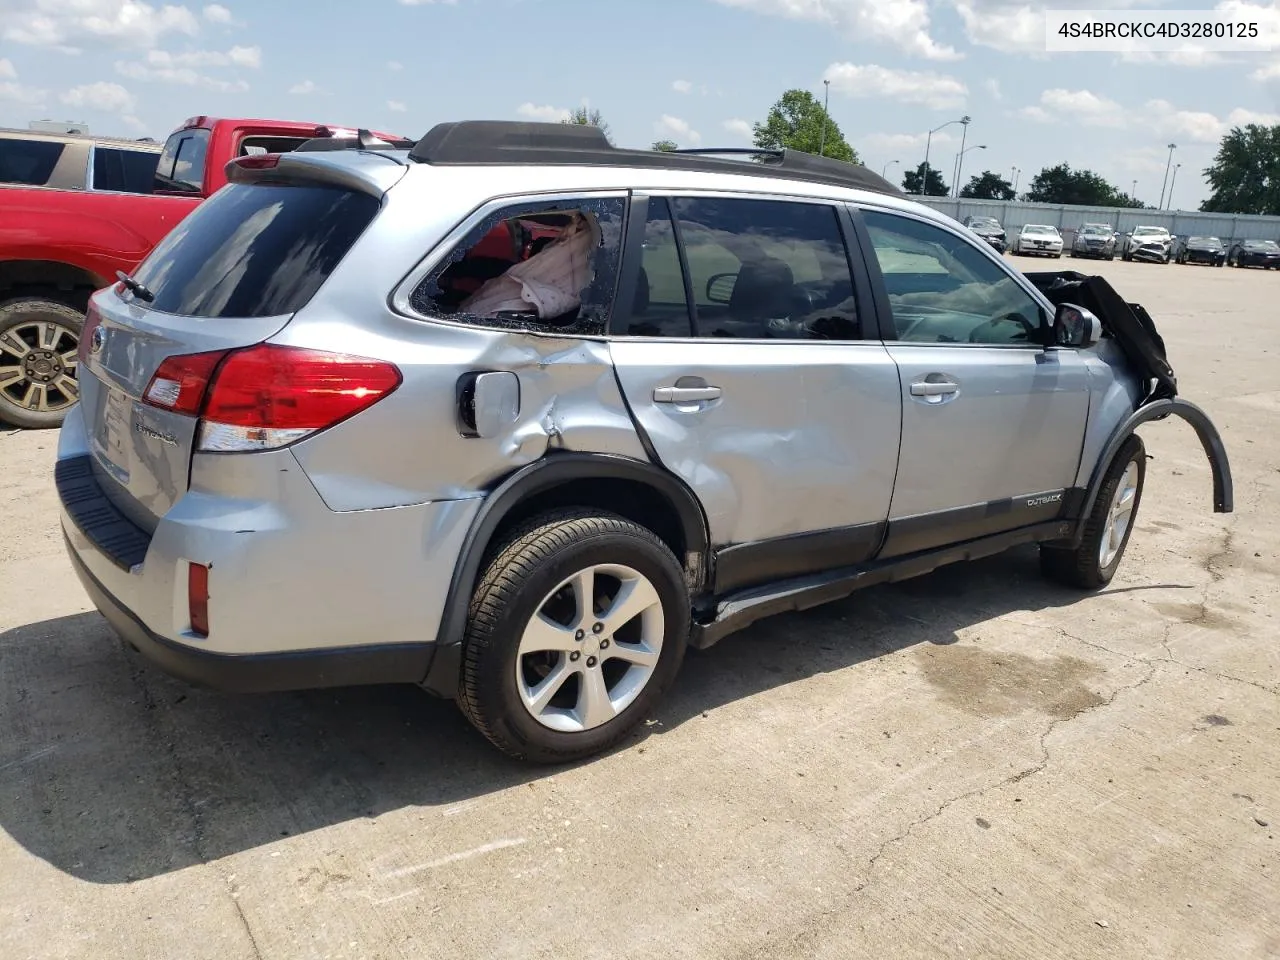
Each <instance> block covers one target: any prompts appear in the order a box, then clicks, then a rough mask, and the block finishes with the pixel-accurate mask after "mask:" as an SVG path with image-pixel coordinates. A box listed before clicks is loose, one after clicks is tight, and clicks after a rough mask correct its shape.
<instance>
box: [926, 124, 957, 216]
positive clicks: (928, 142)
mask: <svg viewBox="0 0 1280 960" xmlns="http://www.w3.org/2000/svg"><path fill="white" fill-rule="evenodd" d="M953 123H963V124H964V128H965V130H966V131H967V130H968V129H969V118H968V117H961V118H960V119H959V120H948V121H947V122H946V123H944V124H941V125H940V126H936V127H934V128H933V129H932V130H930V131H929V136H927V137H925V141H924V172H923V173H922V174H921V177H920V196H922V197H923V196H924V195H925V193H926V191H927V190H928V189H929V147H930V146H931V145H932V143H933V135H934V134H935V133H937V132H938V131H939V130H941V129H942V128H943V127H949V126H951V125H952V124H953Z"/></svg>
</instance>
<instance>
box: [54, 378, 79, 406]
mask: <svg viewBox="0 0 1280 960" xmlns="http://www.w3.org/2000/svg"><path fill="white" fill-rule="evenodd" d="M53 385H54V386H55V387H57V388H58V389H59V390H60V391H62V394H63V396H65V397H69V398H70V399H72V400H75V399H77V398H78V397H79V396H80V384H78V383H76V378H75V377H69V376H67V375H66V374H65V373H64V374H63V375H62V376H60V377H59V378H58V379H57V380H55V381H53Z"/></svg>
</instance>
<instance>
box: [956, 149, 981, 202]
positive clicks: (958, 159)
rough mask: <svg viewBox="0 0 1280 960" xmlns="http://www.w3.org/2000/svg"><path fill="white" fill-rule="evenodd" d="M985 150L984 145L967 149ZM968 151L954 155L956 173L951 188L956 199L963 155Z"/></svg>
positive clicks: (958, 192)
mask: <svg viewBox="0 0 1280 960" xmlns="http://www.w3.org/2000/svg"><path fill="white" fill-rule="evenodd" d="M985 149H987V145H986V144H985V143H980V144H978V145H977V146H976V147H970V148H969V150H985ZM969 150H961V151H960V152H959V153H957V154H956V168H955V169H956V172H955V176H954V178H953V179H954V180H955V183H954V185H953V186H954V187H955V194H956V196H957V197H958V196H960V171H961V170H963V169H964V155H965V154H966V153H968V152H969Z"/></svg>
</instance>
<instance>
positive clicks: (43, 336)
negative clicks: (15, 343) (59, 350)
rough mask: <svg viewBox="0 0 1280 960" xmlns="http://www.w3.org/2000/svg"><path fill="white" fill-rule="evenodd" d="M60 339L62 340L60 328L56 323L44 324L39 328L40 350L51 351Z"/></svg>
mask: <svg viewBox="0 0 1280 960" xmlns="http://www.w3.org/2000/svg"><path fill="white" fill-rule="evenodd" d="M60 339H62V328H61V327H60V326H58V325H57V324H56V323H46V324H43V325H42V326H41V327H40V347H41V349H44V350H52V349H53V348H54V347H56V346H57V345H58V341H59V340H60Z"/></svg>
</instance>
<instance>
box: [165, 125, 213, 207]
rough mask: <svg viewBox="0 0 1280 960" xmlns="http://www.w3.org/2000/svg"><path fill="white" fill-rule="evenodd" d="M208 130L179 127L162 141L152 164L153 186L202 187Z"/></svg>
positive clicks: (193, 190) (188, 189)
mask: <svg viewBox="0 0 1280 960" xmlns="http://www.w3.org/2000/svg"><path fill="white" fill-rule="evenodd" d="M208 146H209V131H208V130H180V131H178V132H177V133H175V134H173V135H172V136H171V137H169V139H168V140H166V141H165V144H164V150H163V151H162V152H161V154H160V163H159V165H158V166H157V167H156V189H157V190H167V191H171V192H172V191H176V192H180V193H199V192H200V191H201V190H203V189H204V161H205V153H206V151H207V149H208Z"/></svg>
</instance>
